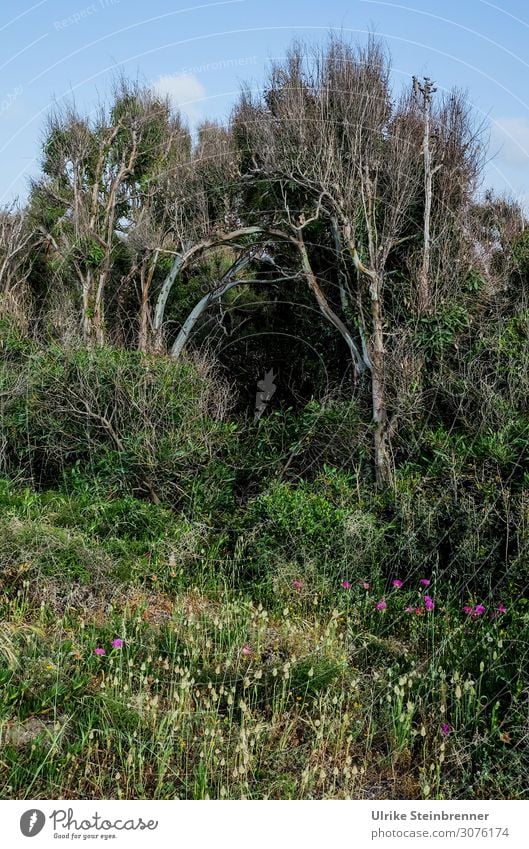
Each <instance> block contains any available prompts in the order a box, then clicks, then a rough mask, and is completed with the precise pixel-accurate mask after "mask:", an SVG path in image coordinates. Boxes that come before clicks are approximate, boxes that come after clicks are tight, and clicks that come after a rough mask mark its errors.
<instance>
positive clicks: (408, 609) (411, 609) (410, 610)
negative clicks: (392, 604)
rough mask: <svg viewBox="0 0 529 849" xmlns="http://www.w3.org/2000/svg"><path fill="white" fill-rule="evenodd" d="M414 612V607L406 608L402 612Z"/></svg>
mask: <svg viewBox="0 0 529 849" xmlns="http://www.w3.org/2000/svg"><path fill="white" fill-rule="evenodd" d="M414 610H415V608H414V607H407V608H406V610H405V611H404V612H405V613H413V611H414Z"/></svg>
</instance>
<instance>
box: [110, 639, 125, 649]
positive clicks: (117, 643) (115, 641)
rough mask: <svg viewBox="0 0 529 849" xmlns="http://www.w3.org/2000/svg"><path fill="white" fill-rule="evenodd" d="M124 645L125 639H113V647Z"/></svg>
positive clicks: (117, 647)
mask: <svg viewBox="0 0 529 849" xmlns="http://www.w3.org/2000/svg"><path fill="white" fill-rule="evenodd" d="M122 646H123V640H120V639H119V637H118V638H117V639H115V640H112V648H113V649H120V648H121V647H122Z"/></svg>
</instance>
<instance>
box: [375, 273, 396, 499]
mask: <svg viewBox="0 0 529 849" xmlns="http://www.w3.org/2000/svg"><path fill="white" fill-rule="evenodd" d="M370 292H371V320H372V324H373V336H372V346H371V352H370V359H371V364H372V369H371V396H372V402H373V423H374V425H375V438H374V443H375V444H374V449H375V474H376V481H377V486H379V487H381V488H382V487H386V486H389V485H391V483H392V481H393V465H392V458H391V451H390V445H389V432H388V413H387V406H386V387H385V382H386V381H385V377H386V375H385V370H386V362H385V359H386V358H385V348H384V329H383V323H382V310H381V302H380V298H381V293H382V280H381V277H380V275H375V276H374V277H373V278H372V282H371V286H370Z"/></svg>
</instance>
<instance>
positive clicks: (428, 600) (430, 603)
mask: <svg viewBox="0 0 529 849" xmlns="http://www.w3.org/2000/svg"><path fill="white" fill-rule="evenodd" d="M423 600H424V606H425V608H426V610H433V609H434V607H435V602H434V600H433V598H432V597H431V596H429V595H425V596H423Z"/></svg>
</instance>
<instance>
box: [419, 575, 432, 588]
mask: <svg viewBox="0 0 529 849" xmlns="http://www.w3.org/2000/svg"><path fill="white" fill-rule="evenodd" d="M419 583H420V585H421V586H422V587H424V588H425V589H427V588H428V587H429V586H430V584H431V583H432V582H431V581H430V579H429V578H421V580H420V581H419Z"/></svg>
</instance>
